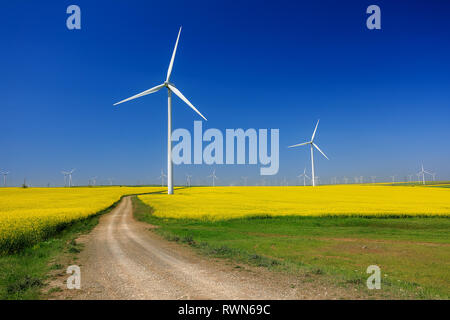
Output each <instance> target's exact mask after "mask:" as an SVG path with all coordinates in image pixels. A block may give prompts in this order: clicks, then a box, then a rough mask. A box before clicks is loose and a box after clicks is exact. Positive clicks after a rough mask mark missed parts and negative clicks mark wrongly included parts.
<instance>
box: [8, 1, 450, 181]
mask: <svg viewBox="0 0 450 320" xmlns="http://www.w3.org/2000/svg"><path fill="white" fill-rule="evenodd" d="M70 4H77V5H79V6H80V7H81V12H82V29H81V30H76V31H69V30H68V29H67V28H66V18H67V16H68V15H67V14H66V8H67V6H68V5H70ZM371 4H377V5H379V6H380V7H381V20H382V22H381V23H382V30H374V31H370V30H368V29H367V28H366V18H367V16H368V15H367V14H366V13H365V11H366V8H367V6H368V5H371ZM449 13H450V3H449V2H448V1H443V0H442V1H438V0H432V1H305V2H301V1H288V2H284V1H272V2H269V1H239V2H235V1H182V2H179V1H170V2H164V1H153V2H150V1H85V0H75V1H25V0H17V1H8V2H5V1H4V2H2V5H1V9H0V24H1V28H0V38H1V39H2V46H1V49H0V66H1V68H0V69H1V77H0V97H1V99H0V106H1V113H0V117H1V124H0V127H1V131H2V134H1V136H0V137H1V138H0V169H5V170H9V171H11V182H12V183H14V184H20V183H21V182H22V181H23V178H24V177H27V179H28V180H29V181H31V183H32V184H33V185H46V184H47V183H51V184H52V185H56V184H62V183H63V177H62V175H61V174H60V171H61V170H64V169H70V168H76V169H77V171H76V173H75V174H74V182H75V183H77V184H86V183H87V180H88V178H89V177H91V176H98V177H99V178H98V181H99V182H100V183H102V182H103V183H105V182H106V179H107V178H109V177H113V178H115V181H117V182H119V183H137V182H145V183H157V181H158V180H157V177H158V176H159V171H160V169H161V168H162V167H164V170H166V169H165V166H166V135H167V129H166V126H167V94H166V93H165V92H159V93H157V94H152V95H149V96H146V97H144V98H140V99H138V100H135V101H133V102H129V103H126V104H123V105H121V107H120V108H118V109H115V108H114V107H113V106H112V104H113V103H114V102H117V101H118V100H121V99H123V98H126V97H128V96H131V95H133V94H135V93H137V92H140V91H143V90H145V89H148V88H150V87H152V86H154V85H156V84H159V83H161V82H162V81H163V80H164V78H165V74H166V72H167V67H168V63H169V60H170V55H171V52H172V49H173V46H174V42H175V39H176V35H177V32H178V28H179V26H180V25H182V26H183V31H182V34H181V39H180V44H179V48H178V52H177V57H176V60H175V65H174V71H173V74H172V81H173V82H174V83H175V84H176V85H177V86H178V88H179V89H181V90H182V92H183V93H184V94H185V95H186V96H187V97H188V98H189V99H190V100H191V102H192V103H194V105H195V106H196V107H197V108H199V110H200V111H201V112H202V113H203V114H205V116H206V117H207V118H208V120H209V121H208V122H207V123H204V127H205V128H218V129H221V130H223V132H224V131H225V129H226V128H279V129H280V171H279V173H278V175H277V176H274V177H272V178H269V179H272V180H274V179H282V178H283V177H286V178H287V179H290V180H291V181H292V182H293V181H294V179H295V178H294V177H295V176H296V175H298V174H299V173H300V172H301V171H303V168H304V167H307V168H308V171H309V170H310V160H309V152H308V150H307V148H298V149H296V150H293V149H287V146H288V145H291V144H295V143H299V142H303V141H304V140H305V139H307V138H309V137H310V136H311V133H312V130H313V128H314V124H315V122H316V120H317V119H318V118H320V120H321V122H320V125H319V130H318V135H317V142H318V144H319V146H321V148H322V150H324V151H325V152H326V153H327V155H328V156H329V158H330V161H327V160H325V159H323V158H322V157H320V156H319V154H318V153H316V159H317V160H316V167H317V175H318V176H320V178H321V180H323V181H324V182H326V180H327V179H329V178H331V177H333V176H338V177H343V176H347V177H353V176H356V175H357V176H360V175H363V176H370V175H376V176H379V177H384V179H385V180H388V179H389V178H388V176H390V175H392V174H397V175H398V176H399V178H401V179H403V177H404V176H405V175H407V174H410V173H415V172H417V171H418V170H419V166H420V163H421V162H423V163H424V165H425V167H426V169H428V170H430V171H435V172H437V177H438V178H440V179H444V178H447V179H448V178H450V166H449V163H450V161H449V160H450V150H449V141H450V126H449V120H450V58H449V57H450V19H449V18H448V17H449ZM173 109H174V113H173V127H174V129H175V128H180V127H181V128H188V129H190V128H192V126H193V121H194V120H199V117H198V116H196V115H195V114H194V113H193V112H192V111H191V110H190V109H189V108H188V107H187V106H186V105H185V104H184V103H182V102H181V101H180V100H179V99H178V98H176V97H175V98H174V105H173ZM216 169H217V171H216V174H217V176H218V177H219V178H220V181H219V182H220V183H223V184H229V183H233V182H234V183H235V182H236V181H237V180H238V179H239V177H241V176H243V175H246V176H249V180H250V181H252V182H256V181H260V180H261V177H260V176H259V166H248V165H247V166H217V167H216ZM210 171H211V167H209V166H206V165H202V166H198V165H197V166H194V165H190V166H187V165H182V166H176V167H175V182H176V183H183V182H184V174H185V173H186V172H190V173H192V174H193V175H194V179H193V182H194V183H206V179H205V176H207V175H209V174H210ZM269 179H268V180H269Z"/></svg>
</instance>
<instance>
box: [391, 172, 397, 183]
mask: <svg viewBox="0 0 450 320" xmlns="http://www.w3.org/2000/svg"><path fill="white" fill-rule="evenodd" d="M396 176H397V175H396V174H394V175H393V176H391V178H392V183H395V177H396Z"/></svg>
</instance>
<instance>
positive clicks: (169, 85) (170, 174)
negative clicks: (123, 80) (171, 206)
mask: <svg viewBox="0 0 450 320" xmlns="http://www.w3.org/2000/svg"><path fill="white" fill-rule="evenodd" d="M180 34H181V27H180V31H178V37H177V41H176V42H175V48H174V49H173V53H172V58H171V59H170V63H169V69H168V70H167V77H166V80H165V81H164V83H162V84H160V85H157V86H156V87H153V88H150V89H148V90H145V91H143V92H141V93H138V94H136V95H134V96H132V97H129V98H127V99H124V100H122V101H119V102H117V103H115V104H114V105H118V104H121V103H123V102H127V101H130V100H133V99H136V98H140V97H143V96H146V95H148V94H150V93H154V92H157V91H159V90H161V89H162V88H164V87H165V88H167V95H168V99H167V114H168V116H167V174H168V179H167V193H168V194H173V171H172V169H173V167H172V92H173V93H175V94H176V95H177V96H178V97H179V98H180V99H181V100H183V101H184V102H185V103H186V104H187V105H188V106H189V107H190V108H191V109H192V110H194V111H195V112H197V114H198V115H200V116H201V117H202V118H203V119H205V120H207V119H206V118H205V117H204V116H203V115H202V114H201V113H200V111H198V110H197V109H196V108H195V107H194V105H193V104H192V103H190V102H189V100H188V99H186V97H185V96H184V95H183V94H182V93H181V92H180V91H179V90H178V89H177V88H176V87H175V85H174V84H173V83H171V82H170V75H171V73H172V67H173V61H174V60H175V54H176V52H177V47H178V40H179V39H180Z"/></svg>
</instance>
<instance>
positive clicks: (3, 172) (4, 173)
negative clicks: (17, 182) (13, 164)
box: [0, 171, 9, 187]
mask: <svg viewBox="0 0 450 320" xmlns="http://www.w3.org/2000/svg"><path fill="white" fill-rule="evenodd" d="M0 174H2V175H3V186H4V187H6V176H7V175H8V174H9V171H8V172H6V171H2V172H1V173H0Z"/></svg>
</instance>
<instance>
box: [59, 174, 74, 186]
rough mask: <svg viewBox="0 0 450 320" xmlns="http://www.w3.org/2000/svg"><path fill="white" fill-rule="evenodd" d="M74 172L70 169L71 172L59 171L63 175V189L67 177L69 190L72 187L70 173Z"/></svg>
mask: <svg viewBox="0 0 450 320" xmlns="http://www.w3.org/2000/svg"><path fill="white" fill-rule="evenodd" d="M74 171H75V169H72V170H71V171H61V173H62V174H63V175H64V187H65V186H67V177H69V188H70V187H71V186H72V173H73V172H74Z"/></svg>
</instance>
